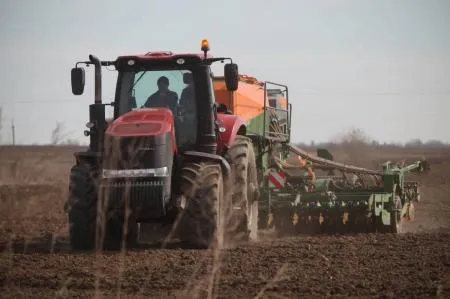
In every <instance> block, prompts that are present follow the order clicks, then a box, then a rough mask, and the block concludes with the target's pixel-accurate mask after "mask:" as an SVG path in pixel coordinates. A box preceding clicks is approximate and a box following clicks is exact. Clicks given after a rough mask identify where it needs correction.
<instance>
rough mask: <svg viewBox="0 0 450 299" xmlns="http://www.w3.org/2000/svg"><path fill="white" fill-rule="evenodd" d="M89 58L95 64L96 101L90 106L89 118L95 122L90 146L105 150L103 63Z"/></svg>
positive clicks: (94, 57)
mask: <svg viewBox="0 0 450 299" xmlns="http://www.w3.org/2000/svg"><path fill="white" fill-rule="evenodd" d="M89 60H90V61H91V63H92V64H94V66H95V101H94V104H91V105H90V106H89V120H90V122H92V123H93V124H94V129H93V130H92V129H91V135H90V137H91V138H90V139H91V140H90V141H91V143H90V147H91V149H92V151H94V152H100V153H101V152H102V151H103V140H104V137H105V136H104V135H105V126H106V120H105V106H104V105H103V104H102V65H101V62H100V59H98V58H97V57H96V56H94V55H89Z"/></svg>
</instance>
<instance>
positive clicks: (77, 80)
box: [70, 67, 85, 96]
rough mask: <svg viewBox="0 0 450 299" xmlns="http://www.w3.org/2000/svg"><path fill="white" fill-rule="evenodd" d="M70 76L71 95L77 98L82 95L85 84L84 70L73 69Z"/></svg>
mask: <svg viewBox="0 0 450 299" xmlns="http://www.w3.org/2000/svg"><path fill="white" fill-rule="evenodd" d="M70 75H71V76H70V77H71V78H70V79H71V82H72V93H73V94H74V95H77V96H79V95H81V94H83V92H84V82H85V75H84V68H80V67H75V68H73V69H72V71H71V73H70Z"/></svg>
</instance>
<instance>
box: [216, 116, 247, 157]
mask: <svg viewBox="0 0 450 299" xmlns="http://www.w3.org/2000/svg"><path fill="white" fill-rule="evenodd" d="M217 123H218V125H219V136H220V143H221V144H220V148H221V149H224V148H226V147H229V146H230V145H231V144H232V143H233V142H234V139H235V138H236V135H245V134H246V132H247V126H246V123H245V121H244V120H243V119H242V118H241V117H239V116H237V115H229V114H218V115H217Z"/></svg>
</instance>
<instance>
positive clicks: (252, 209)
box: [226, 135, 259, 241]
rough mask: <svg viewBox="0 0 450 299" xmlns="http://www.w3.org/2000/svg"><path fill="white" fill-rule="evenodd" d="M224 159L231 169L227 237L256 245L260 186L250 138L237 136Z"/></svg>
mask: <svg viewBox="0 0 450 299" xmlns="http://www.w3.org/2000/svg"><path fill="white" fill-rule="evenodd" d="M226 159H227V160H228V161H229V163H230V166H231V175H230V185H231V188H232V189H231V190H232V204H233V210H232V217H231V218H230V219H229V221H230V222H229V223H228V224H227V229H228V231H227V234H229V235H230V237H231V236H232V237H234V238H235V239H237V240H242V241H255V240H257V238H258V212H259V208H258V203H259V184H258V174H257V169H256V160H255V152H254V149H253V144H252V141H251V139H250V138H248V137H246V136H241V135H238V136H236V138H235V140H234V142H233V144H232V145H231V146H230V148H229V150H228V152H227V154H226Z"/></svg>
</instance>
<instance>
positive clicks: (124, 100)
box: [117, 70, 197, 147]
mask: <svg viewBox="0 0 450 299" xmlns="http://www.w3.org/2000/svg"><path fill="white" fill-rule="evenodd" d="M120 81H121V82H119V85H120V90H119V94H118V97H119V99H118V100H119V101H118V104H119V105H118V107H117V109H118V111H117V114H118V116H120V115H122V114H125V113H127V112H129V111H131V110H135V109H142V108H168V109H170V110H171V111H172V113H173V115H174V121H175V135H176V139H177V145H178V146H181V147H189V146H190V145H194V144H195V141H196V137H197V136H196V135H197V107H196V99H195V90H194V82H193V79H192V72H191V71H190V70H147V71H127V72H124V73H122V76H121V79H120Z"/></svg>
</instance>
